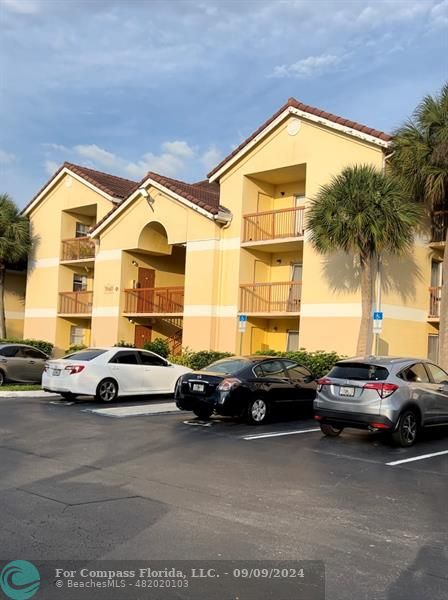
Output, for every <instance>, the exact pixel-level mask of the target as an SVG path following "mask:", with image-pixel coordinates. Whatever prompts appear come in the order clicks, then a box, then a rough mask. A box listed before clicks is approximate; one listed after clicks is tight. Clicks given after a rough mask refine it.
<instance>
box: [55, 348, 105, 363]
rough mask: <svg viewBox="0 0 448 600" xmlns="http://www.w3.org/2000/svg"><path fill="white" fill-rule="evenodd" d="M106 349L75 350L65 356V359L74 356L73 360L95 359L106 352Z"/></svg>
mask: <svg viewBox="0 0 448 600" xmlns="http://www.w3.org/2000/svg"><path fill="white" fill-rule="evenodd" d="M105 352H106V350H100V349H97V348H87V350H80V351H79V352H73V353H72V354H67V356H64V357H63V360H67V359H69V358H72V359H73V360H93V359H94V358H97V357H98V356H101V354H104V353H105Z"/></svg>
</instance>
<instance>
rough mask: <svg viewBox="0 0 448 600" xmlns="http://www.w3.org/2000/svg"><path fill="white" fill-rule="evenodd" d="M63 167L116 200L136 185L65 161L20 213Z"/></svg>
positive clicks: (128, 180) (127, 180) (119, 199)
mask: <svg viewBox="0 0 448 600" xmlns="http://www.w3.org/2000/svg"><path fill="white" fill-rule="evenodd" d="M63 169H70V171H73V173H76V174H77V175H79V176H80V177H82V178H83V179H85V180H86V181H88V182H89V183H91V184H93V185H94V186H96V187H97V188H99V189H100V190H101V191H103V192H105V193H106V194H108V195H109V196H112V197H113V198H114V199H116V200H117V201H121V200H123V199H124V198H126V197H127V196H129V194H130V193H131V191H133V189H134V188H135V186H136V185H138V184H137V182H136V181H131V180H130V179H123V177H116V176H115V175H110V174H109V173H103V172H102V171H95V170H94V169H88V168H87V167H83V166H81V165H75V164H73V163H69V162H65V163H64V164H62V165H61V166H60V167H59V169H58V170H57V171H56V172H55V173H54V174H53V175H52V176H51V177H50V179H49V180H48V181H47V182H46V183H45V184H44V185H43V186H42V187H41V188H40V190H39V191H38V192H37V194H35V195H34V197H33V198H32V199H31V200H30V202H28V204H27V205H26V206H25V208H23V209H22V213H23V212H24V211H26V209H27V208H28V207H29V206H31V204H32V203H33V202H34V200H36V198H38V197H39V196H40V194H41V193H42V192H43V191H44V190H45V188H46V187H47V186H48V185H49V184H50V183H51V182H52V181H53V179H54V178H55V177H56V176H57V175H59V173H60V172H61V171H62V170H63Z"/></svg>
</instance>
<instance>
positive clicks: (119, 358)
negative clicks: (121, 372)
mask: <svg viewBox="0 0 448 600" xmlns="http://www.w3.org/2000/svg"><path fill="white" fill-rule="evenodd" d="M109 362H110V363H118V364H120V365H138V364H139V360H138V356H137V352H135V351H129V350H128V351H121V352H117V354H115V356H113V357H112V358H111V359H110V361H109Z"/></svg>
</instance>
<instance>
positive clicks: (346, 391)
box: [339, 386, 355, 396]
mask: <svg viewBox="0 0 448 600" xmlns="http://www.w3.org/2000/svg"><path fill="white" fill-rule="evenodd" d="M339 393H340V395H341V396H354V395H355V388H354V387H344V386H341V387H340V389H339Z"/></svg>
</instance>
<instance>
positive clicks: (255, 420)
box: [246, 398, 269, 425]
mask: <svg viewBox="0 0 448 600" xmlns="http://www.w3.org/2000/svg"><path fill="white" fill-rule="evenodd" d="M268 412H269V411H268V405H267V403H266V402H265V400H263V399H262V398H256V399H255V400H251V401H250V402H249V404H248V406H247V411H246V418H247V422H248V423H249V424H250V425H262V424H263V423H266V421H267V418H268Z"/></svg>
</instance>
